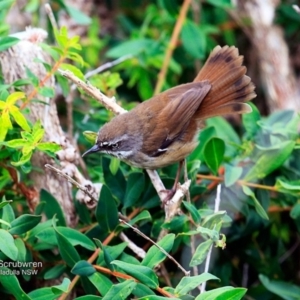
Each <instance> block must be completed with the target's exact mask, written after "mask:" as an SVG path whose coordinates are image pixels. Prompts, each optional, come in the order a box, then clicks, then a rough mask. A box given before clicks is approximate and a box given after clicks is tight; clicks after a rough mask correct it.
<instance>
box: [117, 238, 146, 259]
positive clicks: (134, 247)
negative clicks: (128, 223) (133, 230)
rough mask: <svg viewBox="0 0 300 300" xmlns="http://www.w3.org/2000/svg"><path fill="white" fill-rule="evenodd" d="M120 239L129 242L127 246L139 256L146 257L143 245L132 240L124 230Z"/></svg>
mask: <svg viewBox="0 0 300 300" xmlns="http://www.w3.org/2000/svg"><path fill="white" fill-rule="evenodd" d="M119 237H120V239H121V240H122V241H123V242H126V243H127V247H128V248H129V249H131V250H132V251H133V252H134V253H135V254H136V255H137V256H138V257H140V258H142V259H144V258H145V256H146V252H145V250H144V249H142V248H141V247H139V246H137V245H136V244H135V243H134V242H133V241H131V240H130V239H129V238H128V237H127V236H126V235H125V233H124V232H121V233H120V235H119Z"/></svg>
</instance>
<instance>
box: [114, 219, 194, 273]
mask: <svg viewBox="0 0 300 300" xmlns="http://www.w3.org/2000/svg"><path fill="white" fill-rule="evenodd" d="M119 221H120V222H121V223H123V224H125V225H127V226H128V227H130V228H131V229H132V230H133V231H135V232H136V233H137V234H139V235H140V236H141V237H143V238H144V239H145V240H147V241H149V242H151V243H152V244H153V245H155V246H156V247H157V248H158V249H159V250H160V251H161V252H162V253H163V254H164V255H166V256H167V257H168V258H169V259H170V260H172V261H173V262H174V263H175V264H176V265H177V267H178V268H179V269H180V270H181V271H182V272H183V273H184V275H185V276H189V275H190V271H187V270H185V269H184V268H183V267H182V266H181V265H180V264H179V262H177V261H176V260H175V258H173V256H171V255H170V254H169V253H168V252H166V251H165V250H164V249H163V248H162V247H161V246H159V245H158V244H157V243H155V242H154V241H153V240H151V239H150V238H149V237H148V236H146V235H145V234H144V233H142V232H141V231H140V230H139V229H137V228H135V227H133V226H132V225H130V224H129V223H127V222H125V221H124V220H121V219H119Z"/></svg>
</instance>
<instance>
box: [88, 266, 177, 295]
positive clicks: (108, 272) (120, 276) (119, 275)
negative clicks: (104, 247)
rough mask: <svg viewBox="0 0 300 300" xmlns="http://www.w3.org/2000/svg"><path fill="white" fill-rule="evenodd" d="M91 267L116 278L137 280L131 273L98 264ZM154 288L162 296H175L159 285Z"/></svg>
mask: <svg viewBox="0 0 300 300" xmlns="http://www.w3.org/2000/svg"><path fill="white" fill-rule="evenodd" d="M93 267H94V268H95V269H96V270H98V271H100V272H101V273H103V274H107V275H111V276H115V277H117V278H123V279H127V280H134V281H135V282H139V281H138V280H137V279H136V278H134V277H132V276H131V275H127V274H124V273H120V272H118V271H112V270H110V269H108V268H104V267H101V266H98V265H93ZM155 290H156V291H157V292H159V293H160V294H162V295H163V296H166V297H168V298H174V297H175V296H174V295H172V294H170V293H169V292H168V291H166V290H165V289H162V288H161V287H156V288H155Z"/></svg>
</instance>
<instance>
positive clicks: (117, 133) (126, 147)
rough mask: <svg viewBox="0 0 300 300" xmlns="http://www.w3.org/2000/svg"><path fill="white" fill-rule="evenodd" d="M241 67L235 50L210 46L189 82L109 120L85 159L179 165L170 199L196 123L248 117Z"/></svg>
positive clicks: (247, 85) (247, 87)
mask: <svg viewBox="0 0 300 300" xmlns="http://www.w3.org/2000/svg"><path fill="white" fill-rule="evenodd" d="M242 62H243V56H239V53H238V49H237V48H235V47H228V46H224V47H220V46H217V47H215V48H214V49H213V51H212V52H211V54H210V56H209V57H208V59H207V61H206V63H205V65H204V66H203V68H202V69H201V71H200V72H199V74H198V75H197V77H196V78H195V80H194V81H193V82H192V83H187V84H182V85H179V86H176V87H174V88H171V89H169V90H166V91H165V92H163V93H161V94H159V95H157V96H154V97H152V98H151V99H149V100H148V101H145V102H143V103H141V104H139V105H137V106H136V107H135V108H134V109H132V110H131V111H129V112H128V113H125V114H121V115H118V116H116V117H114V118H113V119H112V120H111V121H110V122H108V123H107V124H105V125H104V126H103V127H102V128H101V129H100V130H99V133H98V137H97V139H96V144H95V145H94V146H93V147H92V148H91V149H90V150H88V151H87V152H85V153H84V155H86V154H89V153H93V152H101V153H106V154H110V155H112V156H115V157H117V158H119V159H120V160H122V161H125V162H126V163H128V164H129V165H132V166H135V167H139V168H146V169H158V168H162V167H165V166H168V165H170V164H173V163H175V162H180V167H179V169H178V170H179V171H178V173H177V176H176V180H175V184H174V186H173V189H172V190H171V192H170V193H169V197H168V199H170V197H171V196H172V195H173V194H174V192H175V189H176V186H177V183H178V180H179V176H180V170H181V166H182V162H183V160H184V159H185V157H187V156H188V155H189V154H190V153H191V152H192V151H193V150H194V149H195V147H196V146H197V144H198V142H197V135H198V132H199V130H200V125H201V122H202V121H203V120H204V119H207V118H209V117H214V116H220V115H227V114H242V113H248V112H251V107H250V106H249V105H248V104H246V103H244V102H246V101H247V100H251V99H252V98H254V97H256V94H255V92H254V89H255V87H254V85H253V83H252V82H251V79H250V78H249V77H248V76H246V75H245V73H246V67H245V66H242Z"/></svg>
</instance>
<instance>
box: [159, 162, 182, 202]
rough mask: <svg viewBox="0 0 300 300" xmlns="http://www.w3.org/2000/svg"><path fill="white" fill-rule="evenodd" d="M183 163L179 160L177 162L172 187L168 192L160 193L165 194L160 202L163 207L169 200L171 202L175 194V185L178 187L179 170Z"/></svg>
mask: <svg viewBox="0 0 300 300" xmlns="http://www.w3.org/2000/svg"><path fill="white" fill-rule="evenodd" d="M183 163H184V160H181V161H180V162H179V165H178V169H177V173H176V177H175V181H174V184H173V187H172V188H171V189H170V190H163V191H162V192H164V193H165V194H166V197H165V198H164V199H163V201H162V202H163V205H165V204H166V203H167V202H168V201H169V200H171V199H172V198H173V196H174V194H175V193H176V189H177V185H178V182H179V179H180V174H181V170H182V167H183Z"/></svg>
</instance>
